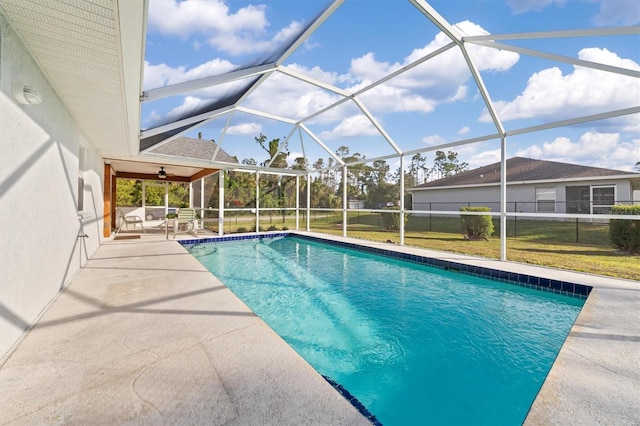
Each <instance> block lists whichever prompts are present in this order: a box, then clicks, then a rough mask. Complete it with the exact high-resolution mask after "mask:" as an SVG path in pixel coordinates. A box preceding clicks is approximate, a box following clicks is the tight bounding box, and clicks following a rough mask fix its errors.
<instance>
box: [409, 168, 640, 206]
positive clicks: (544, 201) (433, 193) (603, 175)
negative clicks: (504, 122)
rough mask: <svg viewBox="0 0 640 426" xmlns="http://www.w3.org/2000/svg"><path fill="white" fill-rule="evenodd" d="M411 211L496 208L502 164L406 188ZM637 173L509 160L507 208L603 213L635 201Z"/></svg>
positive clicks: (639, 184) (638, 186)
mask: <svg viewBox="0 0 640 426" xmlns="http://www.w3.org/2000/svg"><path fill="white" fill-rule="evenodd" d="M407 191H408V192H410V193H411V194H412V195H413V210H432V211H433V210H435V211H458V210H460V208H461V207H464V206H487V207H490V208H491V210H493V211H500V163H495V164H491V165H488V166H484V167H480V168H478V169H474V170H468V171H466V172H463V173H459V174H456V175H453V176H449V177H446V178H443V179H439V180H435V181H432V182H427V183H425V184H422V185H418V186H416V187H414V188H408V189H407ZM634 191H635V192H636V197H637V194H638V193H639V192H638V191H640V173H632V172H626V171H620V170H611V169H603V168H599V167H588V166H580V165H577V164H568V163H559V162H555V161H544V160H533V159H530V158H522V157H514V158H510V159H508V160H507V211H508V212H526V213H583V214H607V213H609V211H610V209H611V206H612V205H614V204H633V203H638V202H640V199H638V198H636V199H634Z"/></svg>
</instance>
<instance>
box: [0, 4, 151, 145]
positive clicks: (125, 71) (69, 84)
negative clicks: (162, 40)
mask: <svg viewBox="0 0 640 426" xmlns="http://www.w3.org/2000/svg"><path fill="white" fill-rule="evenodd" d="M146 11H147V2H146V1H137V0H136V1H117V0H91V1H85V0H29V1H25V0H0V13H2V15H4V17H5V18H6V20H7V21H8V22H9V25H10V26H11V27H12V29H13V30H14V31H15V32H16V33H17V35H18V37H20V39H21V40H22V42H23V43H24V44H25V46H26V47H27V49H28V50H29V52H30V53H31V56H32V57H33V59H34V60H35V61H36V63H37V64H38V65H39V67H40V69H41V70H42V72H43V73H44V74H45V76H46V78H47V79H48V80H49V82H50V83H51V85H52V86H53V88H54V89H55V91H56V92H57V93H58V95H59V96H60V98H61V99H62V102H63V103H64V104H65V105H66V107H67V108H68V110H69V111H70V112H71V114H72V115H73V116H74V118H75V120H76V122H77V123H78V125H79V126H80V128H81V130H82V132H83V133H84V134H85V136H86V137H87V138H88V139H89V140H90V141H91V142H92V143H93V144H94V145H95V146H96V147H97V149H98V150H99V151H100V153H101V154H102V156H103V157H110V156H122V157H132V156H135V155H137V153H138V133H139V128H140V114H139V109H140V105H139V97H140V90H141V72H142V67H143V60H144V40H145V31H146Z"/></svg>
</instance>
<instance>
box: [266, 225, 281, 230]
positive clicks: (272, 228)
mask: <svg viewBox="0 0 640 426" xmlns="http://www.w3.org/2000/svg"><path fill="white" fill-rule="evenodd" d="M277 230H278V227H277V226H275V225H271V226H270V227H269V228H267V231H277Z"/></svg>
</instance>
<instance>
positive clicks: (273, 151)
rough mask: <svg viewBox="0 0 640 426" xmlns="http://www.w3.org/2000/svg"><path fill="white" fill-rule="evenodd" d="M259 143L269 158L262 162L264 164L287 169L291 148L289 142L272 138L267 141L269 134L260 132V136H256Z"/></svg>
mask: <svg viewBox="0 0 640 426" xmlns="http://www.w3.org/2000/svg"><path fill="white" fill-rule="evenodd" d="M254 139H255V140H256V142H257V143H258V145H260V146H261V147H262V149H264V150H265V151H266V152H267V154H269V158H268V159H267V160H266V161H264V162H263V163H262V165H263V166H270V167H276V168H281V169H285V168H286V167H287V156H288V155H289V149H288V146H287V143H286V142H284V143H282V144H281V143H280V139H279V138H276V139H271V140H270V141H269V142H268V143H267V136H266V135H264V134H262V133H260V136H256V137H255V138H254Z"/></svg>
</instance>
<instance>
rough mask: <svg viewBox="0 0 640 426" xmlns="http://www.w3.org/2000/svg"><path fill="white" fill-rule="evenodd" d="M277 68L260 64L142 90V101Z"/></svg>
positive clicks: (260, 73) (153, 99) (243, 77)
mask: <svg viewBox="0 0 640 426" xmlns="http://www.w3.org/2000/svg"><path fill="white" fill-rule="evenodd" d="M275 69H276V64H275V62H272V63H269V64H264V65H259V66H255V67H251V68H246V69H240V70H236V71H230V72H228V73H225V74H219V75H212V76H210V77H204V78H199V79H196V80H190V81H184V82H182V83H176V84H172V85H169V86H163V87H158V88H155V89H149V90H145V91H144V92H142V96H141V97H140V101H141V102H150V101H155V100H157V99H162V98H166V97H169V96H175V95H182V94H184V93H188V92H193V91H195V90H200V89H206V88H207V87H211V86H217V85H219V84H224V83H230V82H232V81H237V80H242V79H245V78H248V77H255V76H258V75H263V74H265V73H268V72H273V71H274V70H275Z"/></svg>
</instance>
